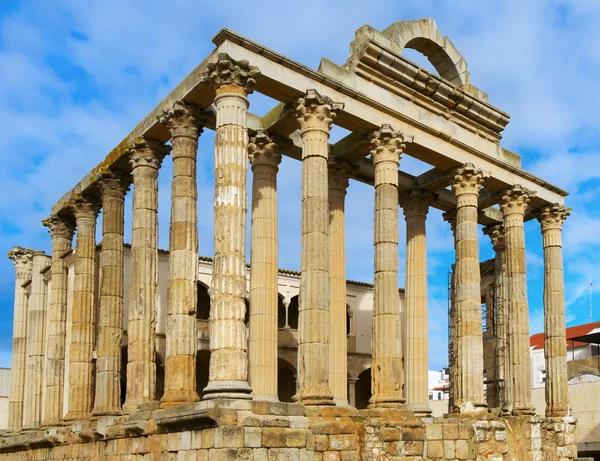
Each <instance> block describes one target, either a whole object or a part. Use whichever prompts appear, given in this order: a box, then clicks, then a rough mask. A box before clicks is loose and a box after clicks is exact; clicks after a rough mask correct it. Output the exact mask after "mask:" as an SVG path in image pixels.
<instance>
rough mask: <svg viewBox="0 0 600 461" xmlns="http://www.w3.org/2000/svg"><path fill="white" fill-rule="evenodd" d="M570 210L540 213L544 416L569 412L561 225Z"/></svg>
mask: <svg viewBox="0 0 600 461" xmlns="http://www.w3.org/2000/svg"><path fill="white" fill-rule="evenodd" d="M569 214H571V209H570V208H566V207H565V206H564V205H559V204H553V205H550V206H547V207H544V208H543V209H542V210H541V212H540V214H539V217H538V219H539V221H540V224H541V227H542V239H543V247H544V333H545V334H544V356H545V359H546V416H548V417H563V416H566V415H567V413H568V407H569V396H568V392H567V384H568V379H569V378H568V374H567V347H566V344H567V338H566V325H565V279H564V273H563V256H562V225H563V222H564V220H565V219H566V218H567V216H569Z"/></svg>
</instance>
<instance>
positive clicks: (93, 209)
mask: <svg viewBox="0 0 600 461" xmlns="http://www.w3.org/2000/svg"><path fill="white" fill-rule="evenodd" d="M101 208H102V204H101V202H100V200H99V199H98V198H97V197H94V196H93V195H90V194H75V195H74V196H73V201H72V202H71V209H72V210H73V214H74V215H75V220H76V221H79V220H80V219H93V220H96V218H97V217H98V213H99V212H100V209H101Z"/></svg>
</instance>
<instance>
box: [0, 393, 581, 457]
mask: <svg viewBox="0 0 600 461" xmlns="http://www.w3.org/2000/svg"><path fill="white" fill-rule="evenodd" d="M149 407H150V408H148V409H145V411H142V412H139V413H135V414H132V415H130V416H122V417H111V418H103V419H100V420H97V421H91V422H84V423H78V424H74V425H72V426H66V427H64V428H59V429H56V428H53V429H47V430H45V431H37V432H28V433H23V434H20V435H17V436H10V435H9V436H6V437H4V438H0V460H1V461H13V460H14V461H16V460H19V461H22V460H28V461H34V460H36V461H37V460H103V461H113V460H127V461H153V460H173V461H175V460H177V461H180V460H206V461H221V460H223V461H224V460H228V461H229V460H244V461H279V460H281V461H359V460H360V461H375V460H382V461H387V460H390V461H392V460H393V461H441V460H451V461H455V460H472V461H479V460H495V461H499V460H503V461H542V460H544V461H545V460H549V461H566V460H569V461H570V460H573V459H575V458H576V444H575V440H576V434H575V429H576V425H575V421H574V420H573V419H572V418H563V419H560V418H559V419H549V418H534V417H519V418H516V417H514V418H505V419H500V418H494V417H493V416H491V415H480V416H479V419H475V418H468V417H460V418H459V417H446V418H424V419H420V418H416V417H414V415H412V414H411V413H410V412H408V411H406V410H395V409H367V410H360V411H357V410H356V409H354V408H350V407H334V406H329V407H328V406H323V407H318V406H315V407H304V406H303V405H299V404H286V403H273V402H251V401H243V400H212V401H202V402H197V403H194V404H190V405H183V406H178V407H172V408H168V409H160V410H158V409H155V408H152V407H151V406H149ZM484 418H485V419H484Z"/></svg>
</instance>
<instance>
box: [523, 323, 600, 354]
mask: <svg viewBox="0 0 600 461" xmlns="http://www.w3.org/2000/svg"><path fill="white" fill-rule="evenodd" d="M596 328H600V322H592V323H585V324H583V325H576V326H574V327H569V328H567V347H583V346H587V344H588V343H582V342H580V341H571V338H578V337H579V336H585V335H587V334H589V333H590V332H592V331H593V330H595V329H596ZM529 344H530V345H531V347H532V348H533V350H540V349H543V348H544V333H536V334H534V335H532V336H531V338H529Z"/></svg>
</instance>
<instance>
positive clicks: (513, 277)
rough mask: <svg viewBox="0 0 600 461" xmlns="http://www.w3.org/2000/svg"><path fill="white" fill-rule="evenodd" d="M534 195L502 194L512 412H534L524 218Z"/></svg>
mask: <svg viewBox="0 0 600 461" xmlns="http://www.w3.org/2000/svg"><path fill="white" fill-rule="evenodd" d="M531 195H533V194H532V193H531V192H530V191H529V190H528V189H525V188H522V187H521V186H518V185H517V186H514V187H513V188H512V189H508V190H507V191H506V192H505V194H504V196H503V197H502V204H501V205H500V209H501V210H502V214H503V216H504V233H505V241H506V279H507V282H508V293H507V294H508V296H507V299H508V304H507V310H508V357H509V369H510V370H509V372H508V376H509V378H510V383H509V388H510V390H509V392H510V395H511V399H512V401H511V403H512V413H513V414H514V415H533V414H535V409H534V407H533V405H532V403H531V359H530V343H529V306H528V302H527V272H526V262H525V231H524V229H523V221H524V217H525V211H526V210H527V204H528V203H529V200H530V197H531Z"/></svg>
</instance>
